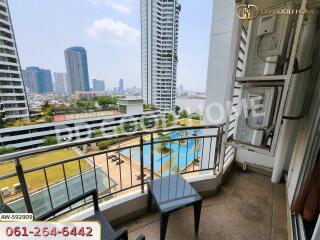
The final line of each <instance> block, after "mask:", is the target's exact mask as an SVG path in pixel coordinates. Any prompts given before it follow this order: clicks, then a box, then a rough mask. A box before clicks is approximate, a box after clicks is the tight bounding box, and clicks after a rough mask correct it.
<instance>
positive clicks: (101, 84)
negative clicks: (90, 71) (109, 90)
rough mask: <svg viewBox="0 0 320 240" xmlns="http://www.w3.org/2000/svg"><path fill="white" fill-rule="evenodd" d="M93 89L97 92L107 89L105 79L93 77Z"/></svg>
mask: <svg viewBox="0 0 320 240" xmlns="http://www.w3.org/2000/svg"><path fill="white" fill-rule="evenodd" d="M92 90H93V91H95V92H104V91H105V90H106V83H105V81H103V80H98V79H93V80H92Z"/></svg>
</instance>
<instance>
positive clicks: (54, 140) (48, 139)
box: [43, 136, 58, 146]
mask: <svg viewBox="0 0 320 240" xmlns="http://www.w3.org/2000/svg"><path fill="white" fill-rule="evenodd" d="M57 143H58V140H57V137H56V136H47V137H45V138H44V139H43V145H45V146H49V145H54V144H57Z"/></svg>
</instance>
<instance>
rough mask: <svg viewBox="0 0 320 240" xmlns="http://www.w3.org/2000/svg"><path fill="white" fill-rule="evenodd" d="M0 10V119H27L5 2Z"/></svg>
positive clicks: (24, 97)
mask: <svg viewBox="0 0 320 240" xmlns="http://www.w3.org/2000/svg"><path fill="white" fill-rule="evenodd" d="M0 10H1V23H0V31H1V34H0V42H1V49H0V50H1V51H0V59H1V70H0V75H1V79H0V119H3V120H10V119H12V120H15V119H18V118H28V117H29V110H28V103H27V97H26V93H25V87H24V83H23V81H22V77H21V70H20V69H21V68H20V62H19V55H18V51H17V46H16V41H15V37H14V31H13V28H12V22H11V16H10V11H9V6H8V2H7V1H1V9H0Z"/></svg>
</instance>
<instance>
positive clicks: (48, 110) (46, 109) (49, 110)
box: [41, 100, 54, 122]
mask: <svg viewBox="0 0 320 240" xmlns="http://www.w3.org/2000/svg"><path fill="white" fill-rule="evenodd" d="M41 112H42V115H43V116H44V119H45V121H47V122H52V121H53V115H54V114H53V107H52V106H51V105H50V103H49V101H48V100H47V101H45V102H44V104H43V105H42V106H41Z"/></svg>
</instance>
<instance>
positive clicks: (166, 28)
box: [140, 0, 181, 112]
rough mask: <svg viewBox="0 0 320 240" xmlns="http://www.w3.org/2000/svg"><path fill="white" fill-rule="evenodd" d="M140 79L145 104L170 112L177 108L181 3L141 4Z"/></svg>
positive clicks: (160, 0) (144, 1) (156, 0)
mask: <svg viewBox="0 0 320 240" xmlns="http://www.w3.org/2000/svg"><path fill="white" fill-rule="evenodd" d="M140 3H141V4H140V6H141V79H142V85H141V86H142V96H143V100H144V102H145V103H148V104H153V105H156V106H157V107H159V109H160V110H161V111H164V112H167V111H172V110H174V109H175V106H176V103H175V101H176V78H177V77H176V75H177V63H178V31H179V13H180V10H181V5H180V4H179V3H178V0H170V1H163V0H140Z"/></svg>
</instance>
